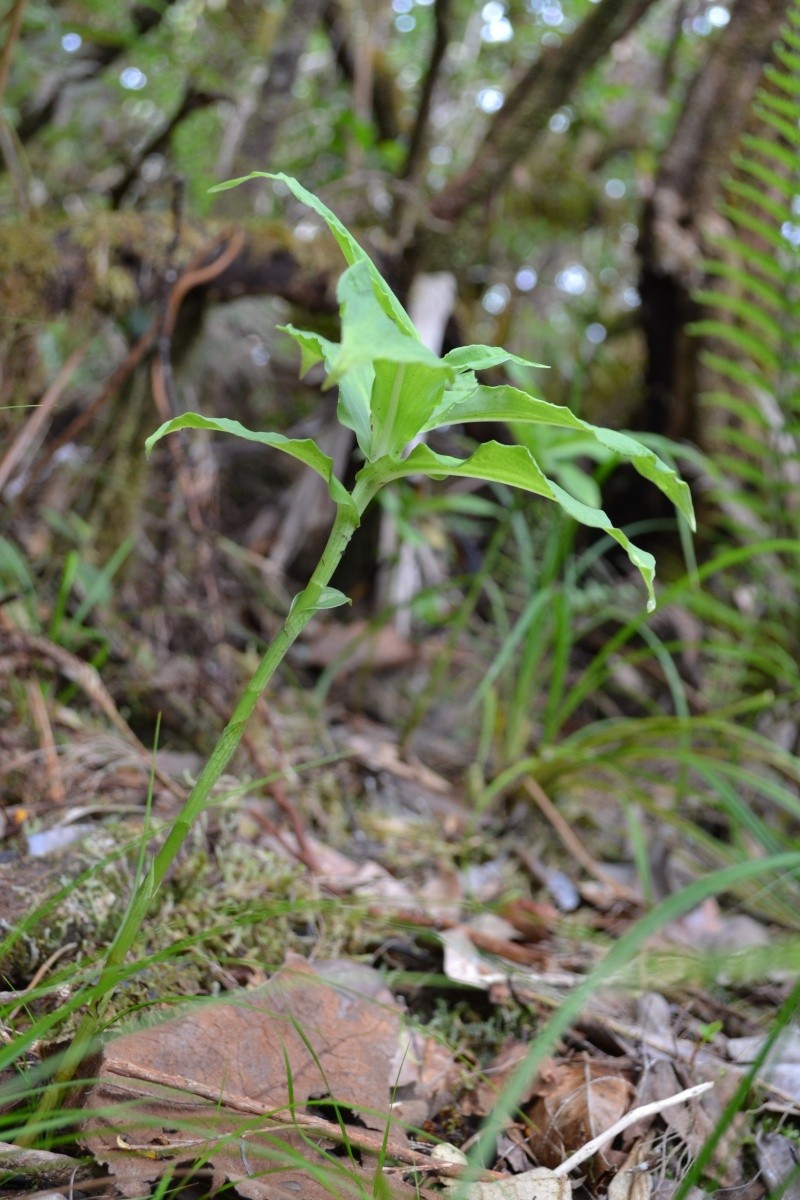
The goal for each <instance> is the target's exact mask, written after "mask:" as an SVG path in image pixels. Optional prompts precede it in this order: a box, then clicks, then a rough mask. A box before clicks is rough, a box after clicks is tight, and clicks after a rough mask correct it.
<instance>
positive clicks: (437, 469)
mask: <svg viewBox="0 0 800 1200" xmlns="http://www.w3.org/2000/svg"><path fill="white" fill-rule="evenodd" d="M653 458H655V455H653ZM658 461H660V460H658ZM662 466H663V464H662ZM375 468H376V469H379V470H380V472H381V475H382V477H383V478H395V479H399V478H401V477H403V476H405V475H428V476H430V477H431V478H433V479H443V478H446V477H448V476H451V475H461V476H466V477H467V478H469V479H483V480H486V481H487V482H491V483H505V484H508V485H509V486H511V487H517V488H522V489H523V490H524V491H527V492H533V493H535V494H536V495H537V496H545V497H546V498H547V499H548V500H554V501H555V502H556V504H558V505H559V506H560V508H562V509H563V510H564V512H565V513H566V514H567V515H568V516H570V517H572V518H573V520H575V521H579V522H580V524H581V525H588V526H590V527H591V528H592V529H602V530H603V531H604V532H605V533H607V534H608V535H609V537H612V538H613V539H614V541H616V542H618V543H619V545H620V546H622V548H623V549H624V551H625V553H626V554H627V555H628V558H629V559H630V561H631V563H632V564H633V565H634V566H635V567H636V568H637V570H638V571H639V573H640V574H641V576H642V579H643V580H644V582H645V586H646V587H647V594H648V601H647V608H648V611H652V609H654V608H655V604H656V600H655V593H654V591H653V579H654V577H655V560H654V559H653V556H652V554H648V553H647V551H645V550H641V549H640V548H639V547H638V546H636V545H634V543H633V542H631V541H630V540H629V539H628V537H627V536H626V535H625V534H624V533H623V532H622V530H621V529H617V528H616V526H614V525H612V523H611V519H610V518H609V517H608V516H607V514H606V513H605V512H603V510H602V509H599V508H592V507H590V506H589V505H587V504H583V503H581V501H580V500H576V499H575V498H574V496H570V495H569V493H568V492H565V491H564V489H563V488H561V487H559V486H558V484H557V483H553V482H552V480H550V479H548V478H547V477H546V476H545V475H544V473H543V472H542V470H541V469H540V467H539V465H538V463H537V462H536V460H535V459H534V458H533V456H532V455H531V454H530V452H529V451H528V450H527V449H526V448H525V447H524V446H503V445H501V444H500V443H499V442H484V444H483V445H482V446H479V447H478V449H477V450H476V451H475V453H474V454H472V455H470V457H469V458H467V459H459V458H452V457H450V456H449V455H445V454H436V453H435V452H434V451H433V450H431V448H430V446H426V445H424V444H422V445H419V446H415V447H414V449H413V450H412V451H411V453H410V454H409V456H408V458H405V459H403V460H402V461H401V462H394V463H391V464H389V463H387V462H386V460H383V461H381V462H379V463H376V464H375ZM684 486H685V485H684Z"/></svg>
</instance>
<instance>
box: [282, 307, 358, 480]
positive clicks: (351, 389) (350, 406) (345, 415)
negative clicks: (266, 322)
mask: <svg viewBox="0 0 800 1200" xmlns="http://www.w3.org/2000/svg"><path fill="white" fill-rule="evenodd" d="M278 328H279V329H281V330H282V331H283V332H284V333H288V334H289V336H290V337H291V338H294V340H295V341H296V342H297V344H298V346H299V347H300V355H301V365H300V374H301V375H305V374H306V372H307V371H309V370H310V369H311V367H313V366H316V364H317V363H319V362H321V363H324V365H325V370H326V371H327V372H330V370H331V367H332V365H333V362H334V360H335V359H336V356H337V354H338V353H339V343H338V342H331V341H329V340H328V338H324V337H322V336H321V335H320V334H318V333H311V332H309V331H308V330H306V329H296V328H295V326H294V325H280V326H279V327H278ZM374 381H375V372H374V370H373V369H372V366H371V365H370V364H365V365H364V366H362V367H358V368H356V369H354V370H352V371H351V372H350V374H349V375H347V376H346V377H345V378H344V379H342V380H340V382H339V402H338V407H337V415H338V418H339V421H340V423H341V424H342V425H344V426H346V428H347V429H352V431H353V433H354V434H355V435H356V441H357V442H358V444H359V447H360V449H361V452H362V454H363V455H364V457H365V458H370V457H371V456H372V428H371V425H370V415H369V414H370V407H369V405H370V396H371V395H372V385H373V383H374Z"/></svg>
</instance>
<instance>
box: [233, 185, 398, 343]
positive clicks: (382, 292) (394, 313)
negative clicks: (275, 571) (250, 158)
mask: <svg viewBox="0 0 800 1200" xmlns="http://www.w3.org/2000/svg"><path fill="white" fill-rule="evenodd" d="M250 179H273V180H275V181H277V182H280V183H284V184H286V186H287V187H288V189H289V191H290V192H292V194H293V195H294V196H296V197H297V199H298V200H301V201H302V203H303V204H306V205H307V206H308V207H309V208H311V209H313V211H314V212H315V213H317V215H318V216H320V217H322V219H323V221H324V222H325V224H326V225H327V226H328V228H329V229H330V231H331V233H332V234H333V236H334V238H335V239H336V241H337V243H338V245H339V249H340V250H341V252H342V254H343V255H344V257H345V259H346V261H347V262H348V263H349V264H350V266H352V265H353V264H354V263H357V262H365V263H366V264H367V269H368V271H369V275H370V279H371V281H372V286H373V289H374V292H375V295H376V296H377V298H378V301H379V303H380V306H381V308H382V309H383V311H384V312H385V313H386V315H387V316H388V317H390V318H391V319H392V320H393V321H396V323H397V324H398V325H399V326H400V328H401V329H403V330H405V332H406V333H407V334H409V335H410V336H412V337H416V336H417V331H416V329H415V328H414V323H413V321H412V320H411V318H410V317H409V315H408V313H407V312H406V310H405V309H404V308H403V306H402V304H401V303H400V301H399V300H398V299H397V297H396V296H395V294H394V292H393V291H392V289H391V288H390V287H389V285H388V283H387V282H386V280H385V279H384V278H383V276H382V275H381V273H380V271H379V270H378V268H377V267H376V266H375V264H374V262H373V261H372V259H371V258H370V257H369V255H368V254H367V252H366V250H363V249H362V248H361V246H359V244H358V242H357V241H356V239H355V238H354V237H353V235H352V233H350V231H349V229H347V228H346V227H345V226H344V225H343V224H342V222H341V221H340V220H339V218H338V217H337V216H336V214H335V213H333V212H331V210H330V209H329V208H328V207H327V205H325V204H323V203H322V201H321V200H320V199H318V197H317V196H315V195H314V193H313V192H309V191H308V189H307V188H304V187H303V185H302V183H300V182H299V180H297V179H295V178H293V176H291V175H284V174H283V173H282V172H272V171H252V172H251V173H250V174H249V175H242V176H241V177H240V178H239V179H229V180H228V181H227V182H226V183H218V184H217V185H216V187H212V188H210V191H212V192H222V191H226V190H227V189H228V188H232V187H238V185H239V184H240V183H247V182H248V180H250Z"/></svg>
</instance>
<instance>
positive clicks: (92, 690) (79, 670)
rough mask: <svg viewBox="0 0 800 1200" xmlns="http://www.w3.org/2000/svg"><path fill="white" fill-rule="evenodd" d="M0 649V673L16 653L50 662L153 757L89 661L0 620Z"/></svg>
mask: <svg viewBox="0 0 800 1200" xmlns="http://www.w3.org/2000/svg"><path fill="white" fill-rule="evenodd" d="M0 649H2V651H3V653H2V656H0V673H2V672H3V670H4V668H5V667H6V666H7V665H8V663H9V662H10V661H11V660H12V659H13V658H14V657H15V656H16V658H17V660H19V659H20V658H22V659H25V658H27V659H31V658H37V659H40V660H44V661H45V662H49V663H51V664H52V665H53V666H54V667H55V668H56V669H57V670H58V671H60V672H61V674H62V675H64V676H65V678H67V679H69V680H70V682H71V683H75V684H77V685H78V687H80V688H81V689H82V690H83V691H84V692H85V693H86V695H87V696H88V697H89V699H90V700H93V701H94V703H95V704H96V705H97V707H98V708H99V709H100V710H101V711H102V712H103V713H104V714H105V716H106V717H107V718H108V720H109V721H110V722H111V724H112V725H113V726H114V728H115V729H116V730H117V732H118V733H120V734H122V736H123V737H124V739H125V741H126V742H127V743H128V744H129V745H132V746H134V747H135V749H136V750H138V752H139V753H140V754H141V755H142V757H143V758H144V759H145V760H146V761H147V762H148V763H149V762H150V761H151V760H152V757H153V756H152V754H151V752H150V751H149V750H148V749H147V747H146V746H145V745H144V744H143V743H142V742H140V741H139V739H138V738H137V736H136V734H135V733H134V732H133V730H132V729H131V727H130V725H129V724H128V722H127V721H126V720H125V718H124V717H123V716H122V713H121V712H120V711H119V709H118V708H117V706H116V704H115V703H114V697H113V696H112V695H111V693H110V692H109V691H108V689H107V688H106V686H105V684H104V683H103V681H102V679H101V678H100V675H99V674H98V672H97V670H96V669H95V667H93V666H92V665H91V663H87V662H84V661H83V659H82V658H78V656H77V655H76V654H72V653H70V651H69V650H66V649H65V648H64V647H63V646H57V645H56V644H55V643H54V642H50V641H48V640H47V638H44V637H39V636H38V635H36V634H33V633H26V632H24V631H23V630H21V629H15V628H13V627H11V626H9V625H6V624H3V623H0ZM154 769H155V775H156V778H157V779H158V781H159V783H162V784H163V785H164V787H166V788H168V789H169V790H170V791H171V792H172V794H173V795H174V796H177V797H178V799H179V800H183V799H184V798H185V796H186V792H185V790H184V789H183V788H182V787H181V786H180V784H178V783H176V782H175V780H174V779H173V778H172V777H171V776H170V775H168V774H167V772H166V771H164V770H163V769H162V768H161V767H159V766H158V765H157V764H156V766H155V768H154Z"/></svg>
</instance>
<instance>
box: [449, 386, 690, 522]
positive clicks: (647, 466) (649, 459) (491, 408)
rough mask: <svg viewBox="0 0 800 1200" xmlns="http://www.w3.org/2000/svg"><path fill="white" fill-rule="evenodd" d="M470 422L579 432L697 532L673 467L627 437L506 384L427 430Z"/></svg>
mask: <svg viewBox="0 0 800 1200" xmlns="http://www.w3.org/2000/svg"><path fill="white" fill-rule="evenodd" d="M470 421H510V422H515V421H521V422H525V423H527V424H540V425H549V426H554V427H555V428H558V429H577V430H580V431H581V432H582V433H584V434H587V435H588V436H589V437H591V438H592V439H593V440H595V441H596V442H597V443H599V445H601V446H603V447H605V449H606V450H610V451H611V453H612V454H617V455H619V456H620V458H625V459H627V460H628V461H629V462H630V463H631V465H632V466H633V467H634V469H635V470H636V471H638V472H639V474H640V475H642V476H643V477H644V478H645V479H649V480H650V482H651V483H654V484H655V486H656V487H657V488H659V490H660V491H662V492H663V493H664V495H665V496H667V498H668V499H669V500H670V501H671V502H672V503H673V504H674V505H675V506H676V508H677V509H678V510H679V511H680V512H681V513H682V514H683V516H684V517H685V518H686V520H687V522H688V523H689V525H690V526H691V528H692V529H694V527H695V525H694V512H693V509H692V498H691V492H690V491H689V488H688V486H687V484H685V483H684V482H683V480H682V479H680V478H679V477H678V475H677V474H676V472H675V471H674V470H673V469H672V467H669V466H667V464H666V463H665V462H662V460H661V459H660V458H659V457H658V455H657V454H655V453H654V452H653V451H652V450H648V449H647V447H646V446H643V445H642V443H641V442H637V441H636V439H635V438H632V437H630V436H629V435H628V434H626V433H619V432H618V431H616V430H614V429H604V428H602V427H601V426H598V425H591V424H590V423H589V422H588V421H584V420H582V418H581V417H578V416H576V415H575V413H574V412H572V410H571V409H569V408H565V407H563V406H562V405H560V404H550V403H549V401H547V400H539V399H537V398H536V397H534V396H529V395H528V393H527V392H523V391H521V390H520V389H519V388H515V387H511V385H510V384H504V385H502V386H500V387H483V386H480V387H477V388H475V390H474V391H473V392H472V393H470V395H468V396H466V397H464V398H462V399H460V400H458V401H456V402H455V403H454V404H452V405H451V406H450V407H449V408H447V409H446V410H445V411H444V413H442V414H441V416H440V417H439V418H438V419H437V420H436V423H435V424H432V423H429V424H427V425H426V426H425V429H426V431H427V430H429V429H435V428H438V426H439V425H452V424H461V423H466V422H470Z"/></svg>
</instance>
